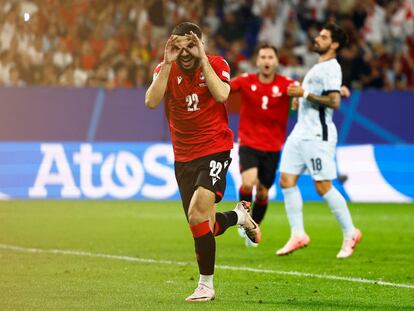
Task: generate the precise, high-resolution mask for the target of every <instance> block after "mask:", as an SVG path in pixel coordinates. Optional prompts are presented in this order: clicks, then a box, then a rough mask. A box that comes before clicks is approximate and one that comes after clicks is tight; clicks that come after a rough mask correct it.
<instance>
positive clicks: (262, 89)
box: [231, 73, 294, 152]
mask: <svg viewBox="0 0 414 311" xmlns="http://www.w3.org/2000/svg"><path fill="white" fill-rule="evenodd" d="M293 82H294V81H293V80H291V79H289V78H287V77H284V76H281V75H275V78H274V80H273V81H272V82H270V83H262V82H260V81H259V77H258V74H254V73H251V74H247V73H246V74H243V75H241V76H239V77H236V78H234V79H232V80H231V90H232V92H240V94H241V106H240V123H239V143H240V146H248V147H250V148H253V149H257V150H261V151H273V152H274V151H280V150H281V149H282V146H283V143H284V141H285V136H286V128H287V123H288V114H289V96H287V94H286V90H287V87H288V86H289V85H290V84H291V83H293Z"/></svg>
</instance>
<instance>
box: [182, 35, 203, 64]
mask: <svg viewBox="0 0 414 311" xmlns="http://www.w3.org/2000/svg"><path fill="white" fill-rule="evenodd" d="M185 37H186V38H187V39H188V40H189V42H188V44H187V46H186V48H185V49H186V51H187V52H188V53H190V54H191V55H192V56H193V57H195V58H198V59H203V58H207V55H206V52H205V50H204V45H203V42H202V41H201V40H200V38H199V37H197V35H196V34H195V33H194V32H192V31H191V32H190V34H186V35H185Z"/></svg>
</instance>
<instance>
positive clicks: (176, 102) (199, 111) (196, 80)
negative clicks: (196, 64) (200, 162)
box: [154, 56, 233, 162]
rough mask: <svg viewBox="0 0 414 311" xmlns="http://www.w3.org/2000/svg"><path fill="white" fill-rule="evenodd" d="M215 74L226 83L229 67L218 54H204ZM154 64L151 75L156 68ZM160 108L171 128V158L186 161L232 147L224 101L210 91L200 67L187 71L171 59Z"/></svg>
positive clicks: (228, 77) (228, 79) (158, 68)
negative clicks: (221, 101) (220, 101)
mask: <svg viewBox="0 0 414 311" xmlns="http://www.w3.org/2000/svg"><path fill="white" fill-rule="evenodd" d="M208 61H209V62H210V65H211V67H212V68H213V70H214V71H215V72H216V74H217V76H218V77H219V78H220V79H221V80H222V81H225V82H228V83H230V68H229V65H228V64H227V62H226V61H225V60H224V58H222V57H221V56H208ZM160 70H161V69H160V65H158V66H157V67H156V68H155V73H154V77H156V75H157V73H158V72H159V71H160ZM164 108H165V114H166V116H167V120H168V124H169V127H170V131H171V142H172V145H173V148H174V157H175V161H178V162H188V161H191V160H194V159H196V158H200V157H203V156H207V155H210V154H213V153H217V152H222V151H227V150H231V149H232V148H233V132H232V131H231V130H230V129H229V126H228V117H227V109H226V103H219V102H217V101H216V100H215V99H214V97H213V96H212V95H211V93H210V91H209V89H208V86H207V83H206V79H205V77H204V74H203V71H202V69H201V67H200V68H197V69H196V70H195V71H194V72H192V73H187V72H186V71H183V70H181V68H180V67H179V66H178V65H177V64H176V63H175V62H174V63H173V64H172V66H171V71H170V76H169V78H168V83H167V89H166V92H165V96H164Z"/></svg>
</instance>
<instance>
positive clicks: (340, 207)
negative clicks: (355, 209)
mask: <svg viewBox="0 0 414 311" xmlns="http://www.w3.org/2000/svg"><path fill="white" fill-rule="evenodd" d="M323 198H324V199H325V201H326V202H327V203H328V205H329V207H330V208H331V211H332V213H333V214H334V215H335V217H336V219H337V220H338V222H339V224H340V225H341V228H342V232H343V234H344V238H345V239H352V238H353V235H354V233H355V227H354V224H353V223H352V218H351V213H350V212H349V209H348V206H347V204H346V201H345V198H344V197H343V196H342V194H341V193H340V192H339V191H338V190H336V188H335V187H332V188H331V190H329V191H328V192H327V193H325V195H324V196H323Z"/></svg>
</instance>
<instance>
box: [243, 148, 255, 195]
mask: <svg viewBox="0 0 414 311" xmlns="http://www.w3.org/2000/svg"><path fill="white" fill-rule="evenodd" d="M258 161H259V160H258V157H257V155H256V152H255V150H254V149H252V148H250V147H247V146H240V147H239V166H240V174H241V179H242V185H241V187H240V189H239V200H240V201H246V202H252V193H253V188H254V187H255V186H256V185H257V183H258V166H259V162H258Z"/></svg>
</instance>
